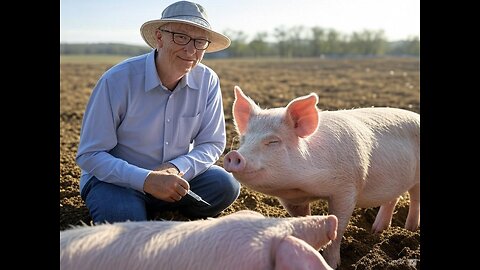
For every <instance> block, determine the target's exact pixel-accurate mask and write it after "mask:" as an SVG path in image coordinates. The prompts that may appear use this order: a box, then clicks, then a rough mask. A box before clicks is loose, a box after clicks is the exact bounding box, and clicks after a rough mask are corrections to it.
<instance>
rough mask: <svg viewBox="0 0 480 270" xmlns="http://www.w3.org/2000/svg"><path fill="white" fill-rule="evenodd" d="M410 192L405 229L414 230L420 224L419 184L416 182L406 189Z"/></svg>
mask: <svg viewBox="0 0 480 270" xmlns="http://www.w3.org/2000/svg"><path fill="white" fill-rule="evenodd" d="M408 194H410V207H409V208H408V215H407V221H406V222H405V229H407V230H410V231H415V230H417V229H418V226H419V225H420V184H416V185H415V186H413V187H412V188H411V189H409V190H408Z"/></svg>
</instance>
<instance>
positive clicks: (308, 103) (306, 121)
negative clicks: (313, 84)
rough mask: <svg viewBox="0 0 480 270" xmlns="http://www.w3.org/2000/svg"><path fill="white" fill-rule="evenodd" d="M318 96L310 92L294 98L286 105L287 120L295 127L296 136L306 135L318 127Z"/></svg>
mask: <svg viewBox="0 0 480 270" xmlns="http://www.w3.org/2000/svg"><path fill="white" fill-rule="evenodd" d="M317 102H318V96H317V94H315V93H311V94H310V95H308V96H303V97H299V98H296V99H294V100H292V101H290V103H289V104H288V105H287V118H289V119H288V120H287V121H289V122H290V124H291V125H292V126H293V128H294V129H295V133H296V134H297V136H298V137H302V138H305V137H308V136H309V135H311V134H312V133H313V132H315V130H316V129H317V127H318V111H317V106H316V105H317Z"/></svg>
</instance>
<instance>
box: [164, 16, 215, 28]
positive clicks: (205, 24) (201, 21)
mask: <svg viewBox="0 0 480 270" xmlns="http://www.w3.org/2000/svg"><path fill="white" fill-rule="evenodd" d="M177 17H195V18H198V19H200V21H198V20H195V22H196V23H199V24H201V25H203V26H204V27H207V28H210V24H209V23H208V22H207V21H206V20H205V19H204V18H202V17H199V16H194V15H175V16H169V17H163V18H162V19H175V18H177Z"/></svg>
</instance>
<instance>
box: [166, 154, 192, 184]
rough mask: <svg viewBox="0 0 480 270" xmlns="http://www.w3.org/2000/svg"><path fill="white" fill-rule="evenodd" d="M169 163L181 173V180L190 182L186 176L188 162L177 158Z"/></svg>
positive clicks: (188, 167)
mask: <svg viewBox="0 0 480 270" xmlns="http://www.w3.org/2000/svg"><path fill="white" fill-rule="evenodd" d="M169 162H170V163H172V164H173V165H175V167H177V169H178V170H179V171H180V172H181V173H183V176H182V177H183V178H184V179H185V180H187V181H189V180H191V178H193V177H191V176H189V175H190V174H189V175H188V176H187V172H188V171H189V170H190V164H189V163H188V160H187V159H186V158H184V157H178V158H176V159H172V160H170V161H169Z"/></svg>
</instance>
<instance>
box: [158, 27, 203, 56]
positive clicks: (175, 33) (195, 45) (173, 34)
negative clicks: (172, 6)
mask: <svg viewBox="0 0 480 270" xmlns="http://www.w3.org/2000/svg"><path fill="white" fill-rule="evenodd" d="M158 30H160V31H162V32H166V33H170V34H172V41H173V43H175V44H177V45H181V46H186V45H187V44H188V43H190V41H192V40H193V46H194V47H195V49H197V50H199V51H204V50H206V49H207V48H208V46H210V43H212V42H211V41H210V40H208V39H204V38H192V37H191V36H189V35H187V34H184V33H178V32H172V31H168V30H164V29H158ZM175 35H182V36H185V37H187V38H188V41H187V42H186V43H184V44H182V43H178V41H176V40H175ZM197 40H200V41H204V42H206V44H207V45H206V47H205V48H198V47H197V42H196V41H197Z"/></svg>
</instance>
